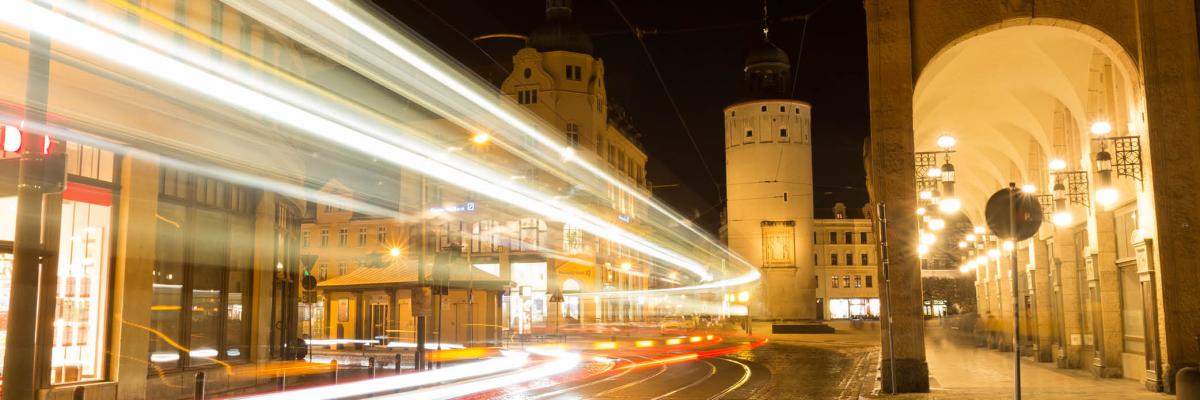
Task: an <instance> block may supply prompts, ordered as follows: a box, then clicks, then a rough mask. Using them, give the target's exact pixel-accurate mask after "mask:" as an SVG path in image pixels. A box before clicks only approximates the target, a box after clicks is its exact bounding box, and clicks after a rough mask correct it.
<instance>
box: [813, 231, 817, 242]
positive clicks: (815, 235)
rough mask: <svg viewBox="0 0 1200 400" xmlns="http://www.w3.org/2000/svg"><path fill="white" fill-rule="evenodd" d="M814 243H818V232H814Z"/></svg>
mask: <svg viewBox="0 0 1200 400" xmlns="http://www.w3.org/2000/svg"><path fill="white" fill-rule="evenodd" d="M813 244H817V233H816V232H813Z"/></svg>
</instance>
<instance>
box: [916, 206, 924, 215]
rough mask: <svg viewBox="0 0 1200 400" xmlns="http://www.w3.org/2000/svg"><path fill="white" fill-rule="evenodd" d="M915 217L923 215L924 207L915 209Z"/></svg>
mask: <svg viewBox="0 0 1200 400" xmlns="http://www.w3.org/2000/svg"><path fill="white" fill-rule="evenodd" d="M917 215H925V207H917Z"/></svg>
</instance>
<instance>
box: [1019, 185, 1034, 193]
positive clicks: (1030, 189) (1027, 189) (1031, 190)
mask: <svg viewBox="0 0 1200 400" xmlns="http://www.w3.org/2000/svg"><path fill="white" fill-rule="evenodd" d="M1021 191H1022V192H1025V193H1036V192H1037V186H1034V185H1033V184H1030V183H1026V184H1024V185H1022V186H1021Z"/></svg>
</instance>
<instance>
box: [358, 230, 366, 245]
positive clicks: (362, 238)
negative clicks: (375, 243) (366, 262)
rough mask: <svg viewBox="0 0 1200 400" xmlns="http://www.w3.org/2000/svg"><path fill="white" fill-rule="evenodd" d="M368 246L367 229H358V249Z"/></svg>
mask: <svg viewBox="0 0 1200 400" xmlns="http://www.w3.org/2000/svg"><path fill="white" fill-rule="evenodd" d="M366 245H367V228H366V227H362V228H358V247H363V246H366Z"/></svg>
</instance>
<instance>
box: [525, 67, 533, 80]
mask: <svg viewBox="0 0 1200 400" xmlns="http://www.w3.org/2000/svg"><path fill="white" fill-rule="evenodd" d="M531 76H533V71H532V70H530V69H529V68H525V79H529V77H531Z"/></svg>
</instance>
